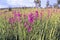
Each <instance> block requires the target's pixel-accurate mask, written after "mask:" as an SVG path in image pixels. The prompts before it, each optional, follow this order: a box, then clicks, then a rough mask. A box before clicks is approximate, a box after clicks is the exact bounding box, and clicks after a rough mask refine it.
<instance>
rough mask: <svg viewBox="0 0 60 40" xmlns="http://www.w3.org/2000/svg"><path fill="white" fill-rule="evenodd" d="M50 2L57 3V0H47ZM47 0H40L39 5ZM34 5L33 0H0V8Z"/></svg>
mask: <svg viewBox="0 0 60 40" xmlns="http://www.w3.org/2000/svg"><path fill="white" fill-rule="evenodd" d="M49 1H50V4H51V5H53V4H54V3H57V0H49ZM46 2H47V0H41V7H45V6H46ZM22 6H27V7H34V6H35V4H34V0H0V8H7V7H22Z"/></svg>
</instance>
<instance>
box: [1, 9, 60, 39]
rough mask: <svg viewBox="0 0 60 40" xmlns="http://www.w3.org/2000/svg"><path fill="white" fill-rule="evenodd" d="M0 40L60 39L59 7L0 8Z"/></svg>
mask: <svg viewBox="0 0 60 40" xmlns="http://www.w3.org/2000/svg"><path fill="white" fill-rule="evenodd" d="M0 40H60V9H55V8H47V9H39V8H24V9H22V8H21V9H20V8H17V9H16V8H15V9H12V11H8V10H7V9H5V10H0Z"/></svg>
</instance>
